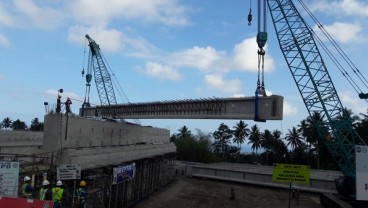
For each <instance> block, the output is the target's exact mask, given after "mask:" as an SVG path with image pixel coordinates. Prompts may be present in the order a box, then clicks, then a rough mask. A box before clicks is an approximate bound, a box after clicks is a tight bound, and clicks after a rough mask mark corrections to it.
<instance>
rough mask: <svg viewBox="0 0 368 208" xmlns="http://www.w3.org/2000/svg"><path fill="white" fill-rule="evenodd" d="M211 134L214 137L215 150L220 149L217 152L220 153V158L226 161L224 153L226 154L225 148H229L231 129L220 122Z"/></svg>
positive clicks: (231, 135)
mask: <svg viewBox="0 0 368 208" xmlns="http://www.w3.org/2000/svg"><path fill="white" fill-rule="evenodd" d="M212 135H213V138H214V139H215V143H214V145H215V148H216V151H220V152H218V153H219V154H220V155H222V158H223V159H224V160H225V161H226V158H225V155H226V154H227V150H228V149H229V142H230V139H231V138H232V137H233V133H232V131H231V130H230V129H229V127H228V126H227V125H225V124H224V123H221V124H220V126H219V127H218V129H217V131H215V132H213V134H212ZM219 148H220V149H219Z"/></svg>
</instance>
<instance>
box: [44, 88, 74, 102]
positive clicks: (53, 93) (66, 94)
mask: <svg viewBox="0 0 368 208" xmlns="http://www.w3.org/2000/svg"><path fill="white" fill-rule="evenodd" d="M44 94H45V95H47V96H50V97H55V100H56V98H57V95H58V90H54V89H47V90H46V91H45V92H44ZM60 95H61V96H62V99H63V98H65V100H66V98H67V97H68V98H72V99H77V100H80V98H79V96H78V95H77V94H75V93H73V92H66V91H64V92H63V93H61V94H60Z"/></svg>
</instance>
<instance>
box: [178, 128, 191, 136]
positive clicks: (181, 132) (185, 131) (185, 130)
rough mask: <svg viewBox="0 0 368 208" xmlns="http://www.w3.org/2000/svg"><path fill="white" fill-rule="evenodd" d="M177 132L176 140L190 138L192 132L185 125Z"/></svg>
mask: <svg viewBox="0 0 368 208" xmlns="http://www.w3.org/2000/svg"><path fill="white" fill-rule="evenodd" d="M178 131H179V133H178V135H177V136H178V138H186V137H189V136H192V132H191V131H190V130H189V129H188V128H187V127H186V126H185V125H184V126H183V127H181V128H180V129H179V130H178Z"/></svg>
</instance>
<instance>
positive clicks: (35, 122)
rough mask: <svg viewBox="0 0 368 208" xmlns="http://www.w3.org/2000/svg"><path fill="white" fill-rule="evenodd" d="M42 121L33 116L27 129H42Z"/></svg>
mask: <svg viewBox="0 0 368 208" xmlns="http://www.w3.org/2000/svg"><path fill="white" fill-rule="evenodd" d="M43 126H44V124H43V122H40V121H39V120H38V118H34V119H33V120H32V121H31V126H30V128H29V130H31V131H43Z"/></svg>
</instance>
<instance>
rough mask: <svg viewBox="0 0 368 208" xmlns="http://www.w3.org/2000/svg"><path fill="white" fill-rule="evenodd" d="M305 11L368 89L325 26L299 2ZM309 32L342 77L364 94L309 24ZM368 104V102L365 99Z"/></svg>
mask: <svg viewBox="0 0 368 208" xmlns="http://www.w3.org/2000/svg"><path fill="white" fill-rule="evenodd" d="M298 1H299V3H300V4H301V6H302V7H303V8H304V10H305V11H306V12H307V13H308V14H309V16H310V17H311V18H312V20H313V21H314V22H315V24H316V25H317V26H318V28H319V29H320V30H321V31H322V33H323V34H324V35H325V36H326V38H327V39H328V40H329V41H330V43H331V44H332V45H333V47H334V48H335V49H336V51H337V52H338V53H339V54H340V56H341V57H342V58H343V60H344V61H345V62H346V64H347V65H348V66H349V67H350V69H351V70H352V71H353V72H354V74H355V75H356V76H357V77H358V78H359V80H360V81H361V82H362V83H363V85H364V86H365V87H367V88H368V81H367V79H366V78H365V77H364V76H363V74H362V73H361V72H360V70H359V69H358V68H357V67H356V66H355V65H354V63H353V62H352V61H351V59H350V58H349V57H348V56H347V55H346V53H345V52H344V51H343V50H342V49H341V47H340V46H339V45H338V44H337V42H336V41H335V40H334V39H333V38H332V36H331V35H330V34H329V33H328V32H327V30H326V29H325V28H324V27H323V25H322V24H321V23H320V22H319V21H318V19H317V18H316V17H315V16H314V15H313V13H312V12H311V11H310V10H309V8H308V7H307V6H306V5H305V4H304V3H303V2H302V1H301V0H298ZM307 26H308V27H309V30H310V31H311V32H312V33H313V35H314V37H316V39H317V42H318V43H319V44H320V45H321V46H322V48H323V49H324V51H325V52H326V53H327V54H328V56H329V57H330V59H331V60H332V61H333V62H334V64H335V65H336V66H337V68H338V69H339V70H340V72H341V73H342V75H343V76H344V77H345V78H346V79H347V80H348V82H349V83H350V85H351V86H352V87H353V88H354V90H355V91H356V92H357V93H358V94H359V95H361V94H364V93H363V91H362V90H361V88H360V87H359V86H358V85H357V83H356V82H355V81H354V79H353V78H352V77H351V76H350V74H349V73H348V72H347V71H346V70H345V69H344V67H343V66H342V65H341V64H340V62H339V61H338V60H337V59H336V57H335V56H334V55H333V54H332V52H331V51H330V50H329V49H328V47H327V46H326V45H325V44H324V43H323V42H322V40H321V39H320V38H319V37H318V35H317V34H316V33H315V32H314V30H313V29H312V28H311V27H310V26H309V25H308V24H307ZM365 100H366V101H367V102H368V100H367V99H365Z"/></svg>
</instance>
